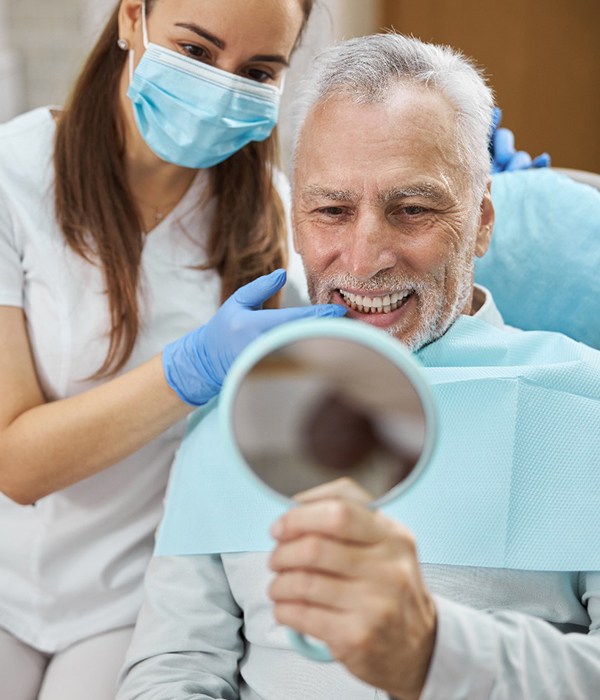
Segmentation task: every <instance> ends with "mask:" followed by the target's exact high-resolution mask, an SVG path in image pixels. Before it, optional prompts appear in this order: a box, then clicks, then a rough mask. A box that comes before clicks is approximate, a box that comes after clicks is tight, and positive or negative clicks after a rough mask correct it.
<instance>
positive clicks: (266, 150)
mask: <svg viewBox="0 0 600 700" xmlns="http://www.w3.org/2000/svg"><path fill="white" fill-rule="evenodd" d="M154 1H155V0H147V1H146V7H147V13H148V14H149V13H150V12H151V9H152V5H153V3H154ZM301 4H302V9H303V12H304V17H305V23H306V20H307V19H308V16H309V14H310V12H311V10H312V6H313V4H314V0H301ZM118 12H119V7H118V6H117V7H116V8H115V10H114V12H113V14H112V16H111V18H110V19H109V21H108V23H107V25H106V27H105V29H104V31H103V32H102V35H101V36H100V38H99V39H98V42H97V43H96V45H95V47H94V49H93V50H92V52H91V54H90V56H89V57H88V59H87V62H86V63H85V65H84V67H83V70H82V72H81V74H80V76H79V78H78V80H77V81H76V83H75V86H74V88H73V91H72V93H71V96H70V97H69V100H68V101H67V104H66V106H65V109H64V111H63V112H62V114H61V117H60V119H59V122H58V125H57V132H56V141H55V147H54V168H55V173H56V187H55V203H56V212H57V218H58V223H59V225H60V227H61V228H62V231H63V233H64V236H65V239H66V242H67V244H68V245H69V246H70V247H71V248H72V249H73V250H74V251H75V252H76V253H78V254H79V255H81V256H82V257H83V258H85V259H86V260H88V261H89V262H90V263H92V264H96V265H98V266H100V267H101V269H102V271H103V275H104V279H105V284H106V293H107V297H108V306H109V312H110V322H111V328H110V338H109V347H108V352H107V356H106V358H105V360H104V362H103V364H102V366H101V367H100V368H99V369H98V371H97V372H96V373H95V375H94V377H95V378H100V377H106V376H109V375H112V374H115V373H117V372H118V371H119V370H120V369H122V368H123V366H124V365H125V363H126V362H127V360H128V359H129V357H130V355H131V353H132V351H133V348H134V345H135V341H136V338H137V335H138V332H139V330H140V327H141V324H142V319H141V318H140V312H139V304H138V286H139V277H140V261H141V256H142V248H143V244H144V234H143V227H142V221H141V216H140V212H139V210H138V207H137V206H136V204H135V201H134V199H133V197H132V194H131V191H130V187H129V183H128V179H127V172H126V168H125V161H124V143H123V137H122V134H123V129H122V126H121V123H120V112H119V109H120V108H119V89H118V88H119V82H120V77H121V73H122V70H123V67H124V64H125V61H126V59H127V52H125V51H121V50H120V49H119V48H118V47H117V39H118ZM277 165H278V153H277V138H276V134H275V132H273V134H271V136H270V137H269V138H268V139H267V140H266V141H262V142H252V143H249V144H248V145H247V146H245V147H244V148H243V149H242V150H241V151H239V152H238V153H236V154H234V155H233V156H232V157H231V158H229V159H228V160H226V161H224V162H223V163H221V164H219V165H217V166H215V167H213V168H212V169H211V172H210V183H211V194H212V195H214V197H215V199H216V212H215V217H214V220H213V222H212V229H211V231H210V234H209V237H208V245H207V262H206V264H205V265H204V266H203V269H215V270H216V271H217V272H218V274H219V275H220V278H221V298H222V300H223V301H224V300H225V299H226V298H227V297H228V296H230V294H232V293H233V292H234V291H235V290H236V289H237V288H238V287H240V286H241V285H243V284H245V283H246V282H249V281H250V280H252V279H254V278H255V277H257V276H259V275H262V274H266V273H268V272H271V271H272V270H274V269H276V268H277V267H282V266H284V265H285V264H286V261H287V246H286V239H287V237H286V226H285V219H284V214H283V206H282V203H281V200H280V198H279V196H278V194H277V191H276V190H275V188H274V186H273V177H272V175H273V168H275V167H277ZM198 205H199V206H200V202H199V203H198ZM277 303H278V301H277V299H272V300H270V301H269V302H267V304H266V305H271V306H276V305H277Z"/></svg>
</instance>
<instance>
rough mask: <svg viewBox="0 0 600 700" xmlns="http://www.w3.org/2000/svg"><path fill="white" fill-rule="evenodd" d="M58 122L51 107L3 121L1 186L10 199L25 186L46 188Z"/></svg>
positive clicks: (0, 148)
mask: <svg viewBox="0 0 600 700" xmlns="http://www.w3.org/2000/svg"><path fill="white" fill-rule="evenodd" d="M55 133H56V125H55V122H54V118H53V116H52V111H51V108H49V107H39V108H37V109H34V110H31V111H30V112H25V113H24V114H20V115H19V116H17V117H14V119H11V120H10V121H8V122H5V123H4V124H0V189H2V190H4V191H5V193H6V194H7V196H9V195H10V196H9V199H12V198H13V196H15V195H16V194H17V192H18V191H19V188H22V186H23V185H25V186H27V187H31V185H34V189H36V190H37V189H38V187H35V185H36V184H37V185H39V186H40V187H44V188H45V187H46V186H47V183H48V177H49V176H51V173H52V154H53V149H54V136H55Z"/></svg>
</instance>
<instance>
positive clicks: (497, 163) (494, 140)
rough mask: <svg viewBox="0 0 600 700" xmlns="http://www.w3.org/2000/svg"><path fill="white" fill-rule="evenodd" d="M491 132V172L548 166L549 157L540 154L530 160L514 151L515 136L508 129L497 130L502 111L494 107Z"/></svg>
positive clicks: (523, 154)
mask: <svg viewBox="0 0 600 700" xmlns="http://www.w3.org/2000/svg"><path fill="white" fill-rule="evenodd" d="M493 119H494V121H493V131H492V135H491V138H490V151H491V154H492V172H493V173H500V172H503V171H505V170H507V171H508V170H527V169H528V168H546V167H548V166H549V165H550V156H549V155H548V154H547V153H542V154H541V155H539V156H537V157H536V158H534V159H533V160H532V158H531V156H530V155H529V153H526V152H525V151H516V150H515V135H514V134H513V132H512V131H511V130H510V129H503V128H498V126H499V124H500V121H501V120H502V110H501V109H500V108H499V107H494V117H493Z"/></svg>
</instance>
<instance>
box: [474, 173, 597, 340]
mask: <svg viewBox="0 0 600 700" xmlns="http://www.w3.org/2000/svg"><path fill="white" fill-rule="evenodd" d="M492 201H493V203H494V208H495V210H496V223H495V225H494V231H493V235H492V240H491V243H490V248H489V250H488V252H487V253H486V254H485V256H484V257H483V258H481V259H478V260H476V263H475V281H476V282H478V283H480V284H482V285H483V286H485V287H487V288H488V289H489V290H490V291H491V292H492V294H493V295H494V300H495V301H496V304H497V306H498V308H499V310H500V312H501V313H502V315H503V317H504V320H505V322H506V323H508V324H509V325H511V326H516V327H517V328H522V329H524V330H549V331H557V332H560V333H564V334H565V335H568V336H570V337H571V338H574V339H575V340H579V341H581V342H583V343H586V344H587V345H590V346H592V347H595V348H600V192H599V191H598V190H596V189H594V188H593V187H590V186H589V185H584V184H581V183H579V182H575V181H574V180H572V179H571V178H569V177H567V176H566V175H563V174H559V173H556V172H554V171H552V170H549V169H541V170H524V171H517V172H506V173H499V174H497V175H494V177H493V180H492Z"/></svg>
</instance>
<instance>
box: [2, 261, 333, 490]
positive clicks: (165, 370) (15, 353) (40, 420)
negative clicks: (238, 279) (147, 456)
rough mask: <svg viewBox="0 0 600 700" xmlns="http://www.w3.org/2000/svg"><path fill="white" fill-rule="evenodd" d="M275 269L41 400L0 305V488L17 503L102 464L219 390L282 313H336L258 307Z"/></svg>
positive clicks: (13, 313)
mask: <svg viewBox="0 0 600 700" xmlns="http://www.w3.org/2000/svg"><path fill="white" fill-rule="evenodd" d="M285 279H286V275H285V272H284V271H283V270H276V271H275V272H272V273H271V274H269V275H264V276H263V277H259V278H258V279H256V280H254V281H253V282H250V283H249V284H246V285H244V286H243V287H240V289H238V290H237V291H236V292H235V293H234V294H233V295H232V296H231V297H230V298H229V299H228V300H227V301H226V302H225V303H224V304H223V305H222V306H221V307H220V309H219V310H218V311H217V313H216V314H215V315H214V316H213V317H212V318H211V320H210V321H209V322H208V323H206V324H205V325H204V326H201V327H200V328H197V329H195V330H193V331H191V332H190V333H188V334H187V335H184V336H183V337H182V338H179V339H178V340H176V341H174V342H173V343H170V344H169V345H167V346H166V347H165V348H164V350H163V353H162V356H158V355H157V356H156V357H155V358H153V359H151V360H150V361H148V362H146V363H144V364H143V365H140V366H139V367H137V368H136V369H133V370H131V371H129V372H127V373H125V374H123V375H121V376H119V377H117V378H115V379H112V380H110V381H107V382H106V383H105V384H103V385H101V386H99V387H96V388H94V389H91V390H89V391H86V392H84V393H81V394H79V395H78V396H74V397H71V398H67V399H61V400H58V401H53V402H46V401H45V399H44V396H43V394H42V391H41V387H40V384H39V382H38V379H37V376H36V371H35V365H34V362H33V357H32V353H31V349H30V347H29V340H28V336H27V329H26V324H25V318H24V315H23V312H22V311H21V310H20V309H17V308H13V307H3V306H0V386H2V387H3V390H4V393H3V396H2V401H0V490H1V491H2V492H4V493H5V494H6V495H7V496H8V497H9V498H12V499H13V500H15V501H17V502H18V503H32V502H34V501H36V500H37V499H38V498H41V497H43V496H46V495H47V494H49V493H51V492H53V491H57V490H59V489H62V488H65V487H66V486H69V485H70V484H73V483H75V482H77V481H79V480H81V479H85V478H86V477H88V476H91V475H92V474H95V473H97V472H99V471H101V470H102V469H106V468H107V467H110V466H111V465H113V464H115V463H116V462H118V461H119V460H121V459H123V458H124V457H126V456H128V455H130V454H132V453H133V452H135V451H136V450H137V449H139V448H140V447H142V446H143V445H145V444H146V443H147V442H149V441H150V440H151V439H153V438H155V437H156V436H157V435H159V434H160V433H161V432H162V431H164V430H165V429H166V428H168V427H170V426H171V425H173V423H175V422H176V421H177V420H179V419H180V418H183V417H184V416H185V415H186V414H187V413H189V411H190V410H191V409H190V406H201V405H202V404H205V403H206V402H207V401H209V400H210V399H211V398H213V396H215V395H216V394H218V392H219V390H220V388H221V385H222V383H223V380H224V379H225V375H226V374H227V372H228V370H229V367H230V366H231V364H232V363H233V361H234V360H235V358H236V357H237V356H238V355H239V353H240V352H241V351H242V350H243V349H244V348H245V347H246V346H247V345H248V344H249V343H250V342H252V341H253V340H254V339H255V338H257V337H258V336H259V335H261V334H262V333H264V332H266V331H268V330H270V329H271V328H274V327H275V326H278V325H280V324H282V323H286V322H287V321H293V320H297V319H302V318H314V317H319V316H341V315H343V314H344V313H346V309H345V307H343V306H339V305H337V304H323V305H316V306H307V307H296V308H288V309H264V310H263V309H261V306H262V304H263V303H264V302H265V301H266V300H267V299H268V298H269V297H271V296H272V295H273V294H274V293H275V292H277V291H278V290H279V289H281V287H282V286H283V285H284V284H285Z"/></svg>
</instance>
